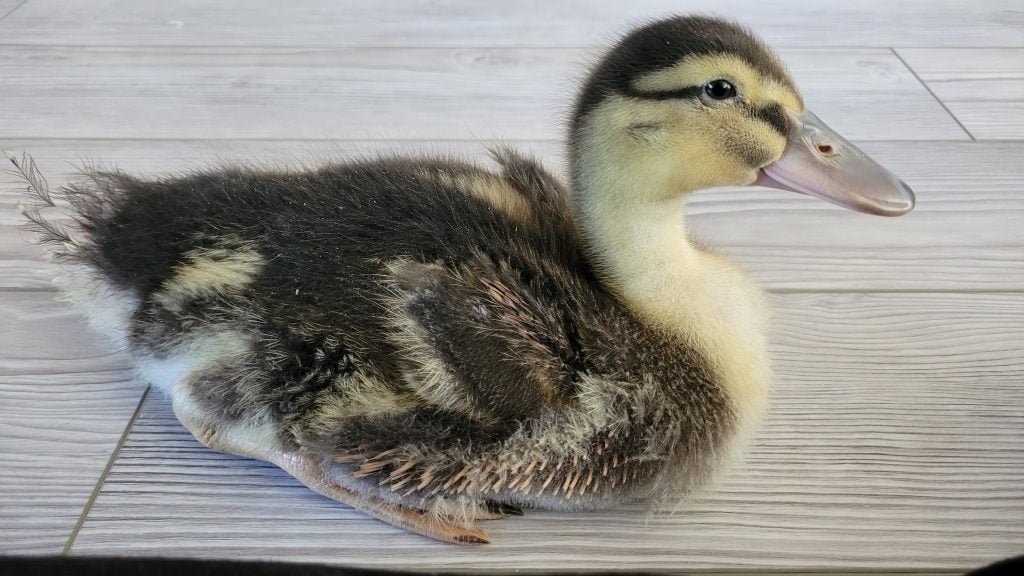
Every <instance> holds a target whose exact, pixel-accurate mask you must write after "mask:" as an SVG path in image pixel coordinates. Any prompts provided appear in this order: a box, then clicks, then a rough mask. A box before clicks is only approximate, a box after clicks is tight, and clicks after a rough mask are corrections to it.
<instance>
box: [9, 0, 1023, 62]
mask: <svg viewBox="0 0 1024 576" xmlns="http://www.w3.org/2000/svg"><path fill="white" fill-rule="evenodd" d="M27 2H28V0H25V1H24V2H22V3H21V4H19V5H18V6H15V7H14V8H13V9H11V10H10V11H9V12H7V14H5V15H4V16H3V17H0V20H2V19H3V18H6V17H7V16H8V15H10V14H11V12H14V11H15V10H17V9H18V8H20V7H21V6H23V5H25V4H26V3H27ZM0 46H2V47H5V48H100V49H104V48H143V49H145V48H151V49H166V48H198V49H200V50H205V49H209V50H238V49H259V50H351V49H370V50H521V51H532V50H544V51H550V50H599V51H603V50H607V49H608V45H607V44H564V45H553V46H542V45H534V44H530V45H527V46H522V45H515V44H436V45H435V44H427V45H424V44H372V43H368V44H327V43H318V44H258V43H252V42H239V43H237V44H197V43H182V44H155V43H146V42H143V43H138V42H136V43H126V44H99V43H89V42H82V43H77V44H75V43H66V42H3V41H0ZM771 47H772V50H792V51H805V52H816V53H817V52H821V51H842V50H881V51H885V50H894V49H895V48H894V47H893V46H890V45H887V44H834V45H830V46H824V47H821V48H815V47H812V46H808V45H806V44H778V43H772V44H771ZM899 49H900V50H935V49H943V50H945V49H949V50H991V49H1009V50H1020V49H1024V44H1009V45H1007V44H991V45H990V44H986V45H984V46H977V45H971V46H956V45H951V44H921V45H913V46H899Z"/></svg>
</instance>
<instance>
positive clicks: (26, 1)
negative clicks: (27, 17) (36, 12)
mask: <svg viewBox="0 0 1024 576" xmlns="http://www.w3.org/2000/svg"><path fill="white" fill-rule="evenodd" d="M25 4H28V0H21V4H18V5H17V6H15V7H14V8H11V9H10V10H8V11H7V13H6V14H4V15H3V16H0V20H3V19H4V18H7V17H8V16H10V15H11V14H12V13H14V11H15V10H17V9H18V8H21V7H22V6H24V5H25Z"/></svg>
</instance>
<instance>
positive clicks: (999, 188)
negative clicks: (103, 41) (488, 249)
mask: <svg viewBox="0 0 1024 576" xmlns="http://www.w3.org/2000/svg"><path fill="white" fill-rule="evenodd" d="M6 144H7V145H8V146H10V147H11V148H13V149H16V150H28V151H29V152H31V153H32V154H34V156H35V158H36V159H37V161H38V162H39V165H40V167H41V169H42V170H43V172H44V173H45V174H47V175H48V176H49V177H50V180H51V183H52V184H53V185H54V186H56V185H59V184H61V183H62V182H64V181H65V179H66V177H67V175H68V174H69V172H70V171H71V169H72V164H73V163H76V162H79V160H80V158H86V159H90V160H91V161H93V162H96V163H99V164H102V165H108V166H110V165H114V166H121V167H122V168H124V169H125V170H128V171H130V172H139V173H143V174H147V175H156V174H161V173H164V174H165V173H168V172H171V171H175V170H180V169H182V168H184V167H201V166H206V165H209V164H211V163H215V162H217V161H230V160H250V161H264V162H268V161H276V162H277V163H280V164H285V165H297V164H311V163H316V162H319V161H324V160H326V159H329V158H335V159H337V158H350V157H352V156H353V155H357V156H358V155H363V156H365V155H370V154H372V153H374V152H380V151H390V152H394V153H405V154H422V153H430V152H435V153H436V152H442V153H447V154H453V155H458V156H469V157H475V158H477V159H480V160H484V158H483V156H484V155H485V152H484V146H485V144H486V143H482V142H469V141H467V142H390V143H389V142H298V141H273V142H255V141H249V142H181V141H118V140H114V141H104V140H81V141H75V140H72V141H32V140H28V141H8V142H6ZM516 146H518V147H521V148H522V149H524V150H527V151H531V152H533V153H534V154H536V155H538V156H539V157H541V158H543V159H544V160H545V161H546V163H547V165H548V166H549V167H551V168H553V169H558V168H560V167H561V165H562V162H563V160H562V158H563V154H562V152H561V149H560V145H559V144H558V143H557V142H522V143H516ZM864 147H865V149H866V150H867V151H868V152H869V153H871V154H872V155H874V156H875V157H877V158H878V159H879V160H880V161H881V162H883V163H884V164H886V165H888V166H889V167H890V168H892V169H893V170H894V171H895V172H896V173H897V174H899V175H900V176H901V177H903V178H904V179H905V180H906V181H907V182H909V183H910V184H911V186H913V187H914V188H915V189H916V190H917V192H918V196H919V203H918V207H917V210H916V211H915V212H913V213H912V214H910V215H909V216H906V217H904V218H897V219H884V218H874V217H869V216H864V215H860V214H855V213H852V212H848V211H846V210H842V209H840V208H837V207H835V206H832V205H830V204H826V203H824V202H822V201H820V200H815V199H812V198H808V197H805V196H800V195H796V194H790V193H786V192H780V191H773V190H767V189H733V190H726V189H723V190H715V191H708V192H703V193H699V194H695V195H694V196H693V198H692V199H691V202H690V206H689V223H690V226H691V227H692V228H693V229H694V231H695V232H696V233H697V234H698V236H701V237H703V238H704V239H705V240H707V241H708V242H709V243H710V244H711V245H712V246H715V247H716V248H718V249H720V250H722V251H723V252H725V253H727V254H729V255H732V256H734V257H735V258H736V259H737V260H738V261H739V262H740V263H741V264H743V265H744V266H745V267H747V268H748V269H750V270H751V271H752V272H753V273H754V274H755V276H756V277H757V278H758V280H759V281H760V282H761V283H762V284H763V285H765V286H767V287H769V288H772V289H778V290H792V289H843V290H850V289H856V290H864V289H917V290H921V289H924V290H930V289H943V290H950V289H981V290H1007V289H1017V290H1020V289H1024V232H1021V230H1024V196H1022V195H1021V194H1019V193H1018V190H1019V187H1020V182H1022V181H1024V163H1021V162H1020V160H1019V159H1020V158H1021V157H1024V144H1021V143H969V142H966V143H958V142H869V143H865V145H864ZM79 163H80V162H79ZM0 180H2V177H0ZM7 182H13V181H12V180H10V179H8V180H7ZM0 188H3V189H4V190H5V191H6V192H0V286H6V287H32V288H50V287H51V284H50V278H51V277H52V275H53V268H52V266H51V265H49V264H44V263H41V262H40V261H39V259H38V257H39V254H38V250H37V249H36V248H35V247H34V246H30V245H28V244H27V243H26V242H25V241H24V240H25V239H27V238H30V237H31V236H30V235H29V234H27V233H26V232H24V231H20V230H18V229H17V226H18V224H19V223H20V222H22V221H23V220H22V218H21V216H20V213H18V211H17V210H16V204H17V201H18V197H17V194H16V193H15V187H14V185H13V183H12V184H10V185H8V186H0Z"/></svg>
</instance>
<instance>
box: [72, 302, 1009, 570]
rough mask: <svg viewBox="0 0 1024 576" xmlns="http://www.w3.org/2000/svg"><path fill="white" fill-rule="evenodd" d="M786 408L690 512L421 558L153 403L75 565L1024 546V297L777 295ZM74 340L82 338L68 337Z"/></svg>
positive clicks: (871, 562)
mask: <svg viewBox="0 0 1024 576" xmlns="http://www.w3.org/2000/svg"><path fill="white" fill-rule="evenodd" d="M774 304H775V307H776V319H775V322H774V336H773V346H772V353H773V356H774V359H775V363H776V366H777V374H778V378H777V390H776V394H775V401H774V408H773V412H772V415H771V417H770V419H769V422H768V424H767V426H766V427H765V428H764V430H763V431H762V433H761V434H760V435H759V436H758V439H757V442H756V446H755V448H754V449H753V450H752V452H751V454H750V456H749V458H748V460H747V465H746V466H745V468H744V469H743V470H740V471H736V472H735V473H733V474H731V475H730V476H729V477H728V479H727V480H726V482H725V483H724V484H723V485H722V486H721V488H720V489H719V490H716V491H714V492H713V493H711V494H709V495H708V496H707V497H706V498H705V499H704V500H703V501H701V502H699V503H698V504H696V505H693V506H692V507H689V508H687V509H685V510H684V511H681V512H679V513H675V514H667V513H659V514H656V515H655V516H654V517H653V518H649V519H647V520H646V521H645V519H644V515H643V513H642V511H641V510H640V509H639V508H638V507H637V506H627V507H623V508H621V509H617V510H614V511H609V512H601V513H591V514H560V513H546V512H532V513H528V515H527V516H526V517H525V518H516V519H512V520H510V521H505V522H498V523H493V524H491V525H489V528H490V529H491V532H492V536H493V537H494V541H495V543H494V544H492V545H490V546H486V547H476V548H460V547H453V546H449V545H444V544H438V543H435V542H431V541H428V540H427V539H425V538H422V537H419V536H415V535H411V534H407V533H404V532H402V531H400V530H397V529H394V528H391V527H389V526H386V525H384V524H382V523H380V522H377V521H374V520H371V519H368V518H366V517H364V516H362V515H360V514H358V513H356V512H354V511H352V510H351V509H349V508H347V507H345V506H342V505H338V504H335V503H333V502H331V501H328V500H326V499H324V498H321V497H318V496H316V495H314V494H313V493H311V492H310V491H308V490H306V489H304V488H302V487H301V486H300V485H298V484H297V483H296V482H295V481H294V480H292V479H291V478H289V477H288V476H286V475H285V474H283V473H282V472H279V471H278V470H276V469H274V468H273V467H272V466H270V465H267V464H263V463H259V462H255V461H249V460H245V459H242V458H237V457H233V456H226V455H220V454H216V453H213V452H211V451H208V450H206V449H204V448H202V447H201V446H200V445H199V444H198V443H196V442H195V441H194V440H193V439H192V438H191V437H190V436H189V435H188V434H187V432H185V431H184V429H183V428H181V427H180V426H179V425H178V424H177V423H176V422H175V421H174V419H173V416H172V415H171V411H170V408H169V406H168V404H167V402H166V401H164V400H162V399H160V398H157V397H151V399H150V401H148V402H147V405H146V406H145V408H144V410H143V414H142V416H141V418H140V420H139V421H138V423H137V425H136V427H135V429H134V430H133V432H132V434H131V435H130V437H129V439H128V441H127V443H126V444H125V447H124V449H123V451H122V452H121V454H120V457H119V459H118V460H117V462H116V464H115V466H114V467H113V469H112V471H111V474H110V476H109V478H108V480H107V482H106V483H105V484H104V486H103V490H102V492H101V494H100V495H99V497H98V499H97V501H96V504H95V506H94V508H93V510H92V512H91V514H90V515H89V517H88V520H87V521H86V523H85V525H84V527H83V529H82V531H81V532H80V534H79V536H78V538H77V539H76V541H75V543H74V547H73V549H72V551H73V553H76V554H158V555H174V556H183V555H188V556H225V557H233V558H240V557H253V558H270V557H273V558H276V559H292V560H305V561H323V562H331V563H345V564H353V565H363V566H390V567H413V568H418V569H446V570H448V569H457V570H469V569H476V570H483V569H490V568H504V569H506V570H511V569H512V568H513V567H514V568H516V569H518V570H525V571H529V570H538V569H547V570H553V569H565V570H571V569H584V568H590V569H594V568H601V569H627V568H628V569H652V570H659V569H673V570H686V569H688V570H705V569H708V570H709V569H726V570H728V569H735V570H739V569H751V570H758V569H768V568H786V569H801V570H802V569H808V570H826V569H829V570H840V569H842V570H858V569H879V570H882V569H886V570H900V569H904V570H910V569H914V570H928V569H934V570H939V569H945V570H955V569H967V568H971V567H975V566H978V565H981V564H984V563H987V562H990V561H993V560H995V559H998V558H1001V557H1004V556H1008V555H1011V554H1014V553H1019V552H1020V542H1021V541H1022V540H1024V413H1022V412H1021V409H1020V408H1021V406H1022V404H1024V359H1022V357H1021V354H1020V345H1021V342H1024V296H1022V295H1020V294H1012V295H962V294H931V295H922V294H911V295H908V294H875V295H849V294H839V295H820V294H809V295H795V294H789V295H778V296H776V297H774ZM71 338H72V339H73V338H78V337H77V336H73V337H71Z"/></svg>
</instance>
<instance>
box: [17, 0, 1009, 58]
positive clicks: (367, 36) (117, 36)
mask: <svg viewBox="0 0 1024 576" xmlns="http://www.w3.org/2000/svg"><path fill="white" fill-rule="evenodd" d="M289 6H290V9H289V10H281V5H280V3H278V2H274V1H273V0H230V1H225V2H217V3H215V4H211V3H209V2H205V1H203V0H182V1H177V2H155V1H149V2H140V1H137V0H78V1H76V2H72V3H68V2H62V1H61V0H32V1H31V2H29V3H28V4H27V5H26V6H24V7H23V8H22V9H20V10H18V11H17V12H15V13H14V14H12V15H11V17H9V18H7V19H6V20H5V21H3V22H0V41H2V42H6V43H12V44H55V43H56V44H73V45H77V44H92V45H109V44H110V43H111V42H117V43H120V44H143V45H168V44H195V45H229V46H239V45H271V46H297V45H299V46H309V45H332V46H339V45H340V46H355V45H362V46H494V45H501V46H540V47H552V46H563V47H564V46H571V47H575V46H594V45H601V44H603V43H604V42H605V41H606V40H607V38H608V37H609V36H612V35H614V34H617V33H619V32H621V31H623V30H625V29H627V28H628V27H629V26H630V25H632V24H636V23H639V22H642V21H645V20H647V19H649V18H653V17H657V16H664V15H666V14H674V13H680V12H694V11H699V12H714V13H716V14H720V15H724V16H729V17H733V18H737V19H739V20H741V21H742V22H743V23H745V24H747V25H749V26H751V27H753V28H754V29H755V30H757V31H758V32H759V33H761V34H763V35H764V36H765V38H766V39H767V40H769V41H770V42H773V43H776V44H780V45H793V46H805V47H810V48H820V47H822V46H1024V35H1022V34H1021V33H1020V31H1021V30H1022V29H1024V12H1022V11H1021V10H1020V7H1019V5H1016V4H1015V3H1014V2H1007V1H1006V0H975V1H973V2H970V3H964V2H962V1H960V0H904V1H902V2H889V1H886V0H863V1H861V2H849V1H848V0H821V1H818V2H806V1H804V0H778V1H774V2H750V1H749V0H719V1H717V2H714V3H708V2H706V1H702V0H637V1H633V2H616V1H612V0H603V1H600V2H592V1H588V0H562V1H558V2H551V1H548V0H526V1H522V2H504V3H493V2H475V1H473V0H452V1H444V2H430V3H423V2H417V1H416V0H393V1H389V2H379V1H372V0H348V1H346V2H336V1H333V0H306V1H303V2H299V3H296V4H295V5H289Z"/></svg>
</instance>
